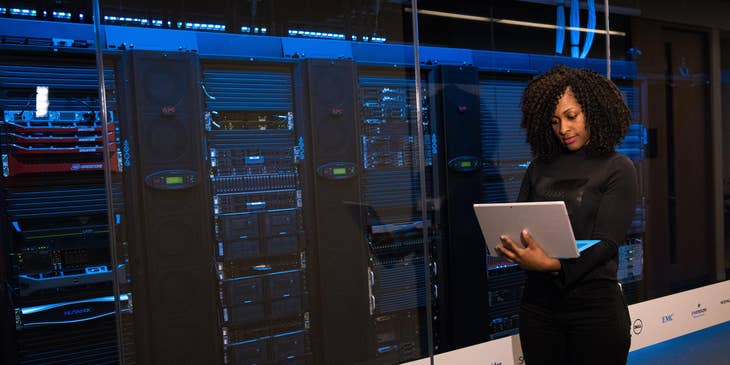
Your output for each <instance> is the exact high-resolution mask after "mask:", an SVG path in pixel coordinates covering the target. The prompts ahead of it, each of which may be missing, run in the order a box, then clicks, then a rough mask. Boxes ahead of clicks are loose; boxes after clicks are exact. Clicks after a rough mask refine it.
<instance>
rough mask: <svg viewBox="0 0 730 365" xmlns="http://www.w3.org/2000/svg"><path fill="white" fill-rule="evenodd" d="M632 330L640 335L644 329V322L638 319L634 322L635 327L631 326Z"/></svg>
mask: <svg viewBox="0 0 730 365" xmlns="http://www.w3.org/2000/svg"><path fill="white" fill-rule="evenodd" d="M631 329H632V330H633V331H634V334H637V335H638V334H639V333H641V331H642V330H643V329H644V322H642V321H641V320H640V319H636V320H635V321H634V325H633V326H631Z"/></svg>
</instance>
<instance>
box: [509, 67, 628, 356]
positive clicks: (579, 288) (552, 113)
mask: <svg viewBox="0 0 730 365" xmlns="http://www.w3.org/2000/svg"><path fill="white" fill-rule="evenodd" d="M522 113H523V118H522V127H523V128H525V129H526V131H527V142H528V143H529V144H530V147H531V150H532V153H533V156H534V157H535V158H534V160H533V161H532V163H531V164H530V166H529V168H528V169H527V174H526V175H525V177H524V179H523V181H522V187H521V189H520V195H519V198H518V200H519V201H552V200H562V201H564V202H565V205H566V207H567V210H568V215H569V216H570V222H571V225H572V227H573V233H574V236H575V238H576V239H578V240H581V239H593V240H600V242H599V243H598V244H596V245H595V246H593V247H591V248H589V249H587V250H586V251H584V252H582V253H581V255H580V257H579V258H575V259H555V258H551V257H548V256H546V255H545V253H544V252H543V250H542V248H541V247H540V244H539V242H535V240H534V239H533V238H532V237H531V236H530V234H529V232H527V231H523V232H522V234H521V237H519V238H517V237H506V236H503V237H502V242H501V243H500V245H499V246H498V247H497V250H498V252H499V254H500V255H502V256H504V257H505V258H506V259H507V260H508V261H510V262H513V263H517V264H519V265H520V266H522V267H523V268H524V269H526V270H527V283H526V285H525V289H524V292H523V298H522V305H521V307H520V341H521V343H522V350H523V353H524V356H525V362H526V364H527V365H540V364H571V365H584V364H606V365H615V364H625V363H626V359H627V355H628V351H629V345H630V343H631V338H630V334H629V328H630V319H629V314H628V308H627V306H626V302H625V301H624V298H623V294H622V292H621V289H620V287H619V284H618V281H617V277H616V271H617V269H618V246H619V245H620V244H621V243H622V242H623V241H624V239H625V236H626V232H627V230H628V229H629V226H630V224H631V220H632V218H633V216H634V209H635V206H636V195H637V182H636V171H635V169H634V165H633V163H632V162H631V160H629V159H628V158H627V157H626V156H624V155H622V154H619V153H617V152H616V151H615V146H616V145H617V144H618V143H619V142H620V141H621V140H622V139H623V137H624V136H625V135H626V132H627V131H628V128H629V123H630V122H631V114H630V112H629V109H628V107H627V106H626V103H625V101H624V99H623V97H622V95H621V93H620V92H619V90H618V88H616V86H615V85H614V84H613V83H612V82H611V81H609V80H607V79H606V78H604V77H602V76H601V75H599V74H597V73H595V72H593V71H590V70H584V69H581V70H577V69H570V68H567V67H564V66H558V67H554V68H552V69H551V70H549V71H548V72H547V73H545V74H543V75H540V76H539V77H537V78H535V79H534V80H532V81H531V82H530V83H529V85H528V86H527V89H526V90H525V92H524V94H523V98H522ZM513 239H520V240H521V241H522V243H523V245H524V246H525V248H522V247H518V246H516V245H515V243H514V241H513Z"/></svg>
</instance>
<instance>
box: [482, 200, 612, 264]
mask: <svg viewBox="0 0 730 365" xmlns="http://www.w3.org/2000/svg"><path fill="white" fill-rule="evenodd" d="M474 212H475V213H476V215H477V220H478V221H479V226H480V227H481V229H482V234H483V235H484V241H485V242H486V243H487V248H488V249H489V253H490V254H491V255H493V256H496V255H497V251H496V250H495V247H496V246H497V245H498V244H499V243H501V242H502V241H501V240H500V239H499V237H500V236H501V235H507V236H509V237H510V238H512V241H513V242H514V243H516V244H517V245H518V246H520V247H524V246H522V240H521V239H520V232H522V230H523V229H527V231H529V232H530V234H532V237H534V238H535V241H537V242H538V243H539V244H540V245H541V246H542V248H543V250H545V253H546V254H547V255H548V256H551V257H555V258H574V257H578V256H580V252H581V251H584V250H586V249H588V248H589V247H591V246H593V245H595V244H596V243H598V242H600V241H599V240H580V241H576V240H575V237H573V229H572V228H571V226H570V219H569V218H568V211H567V210H566V209H565V203H564V202H562V201H550V202H528V203H498V204H474Z"/></svg>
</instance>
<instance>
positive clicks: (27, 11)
mask: <svg viewBox="0 0 730 365" xmlns="http://www.w3.org/2000/svg"><path fill="white" fill-rule="evenodd" d="M10 15H22V16H36V15H38V13H37V12H36V11H35V10H34V9H18V8H10Z"/></svg>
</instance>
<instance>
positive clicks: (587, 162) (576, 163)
mask: <svg viewBox="0 0 730 365" xmlns="http://www.w3.org/2000/svg"><path fill="white" fill-rule="evenodd" d="M636 198H637V181H636V170H635V169H634V165H633V163H632V162H631V160H629V159H628V158H627V157H626V156H624V155H621V154H619V153H612V154H610V155H608V156H605V157H594V158H590V157H589V156H587V155H586V154H585V152H583V151H577V152H565V153H563V154H562V155H561V156H560V157H559V158H557V159H556V160H554V161H552V162H549V163H546V162H540V161H533V163H532V164H530V167H529V168H528V171H527V174H526V175H525V177H524V179H523V181H522V187H521V189H520V194H519V197H518V200H519V201H551V200H562V201H564V202H565V205H566V208H567V210H568V215H569V216H570V222H571V225H572V227H573V234H574V236H575V238H576V239H579V240H582V239H592V240H600V241H601V242H600V243H598V244H596V245H595V246H593V247H591V248H590V249H588V250H586V251H584V252H583V253H581V256H580V257H579V258H575V259H562V260H560V261H561V266H562V268H561V270H560V272H559V274H558V275H549V274H544V273H536V272H529V273H528V276H529V279H528V288H529V287H532V288H531V289H532V291H535V290H539V291H543V290H548V289H549V288H546V287H545V286H556V287H558V288H566V287H571V286H574V285H576V284H579V283H580V282H586V281H590V280H596V279H608V280H613V281H615V280H616V272H617V269H618V246H619V245H620V244H621V242H623V240H624V238H625V236H626V232H627V231H628V228H629V226H630V224H631V220H632V218H633V216H634V213H635V207H636ZM531 282H532V283H531ZM536 286H539V287H541V289H537V288H535V287H536ZM529 292H530V290H528V292H527V293H526V296H529Z"/></svg>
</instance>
